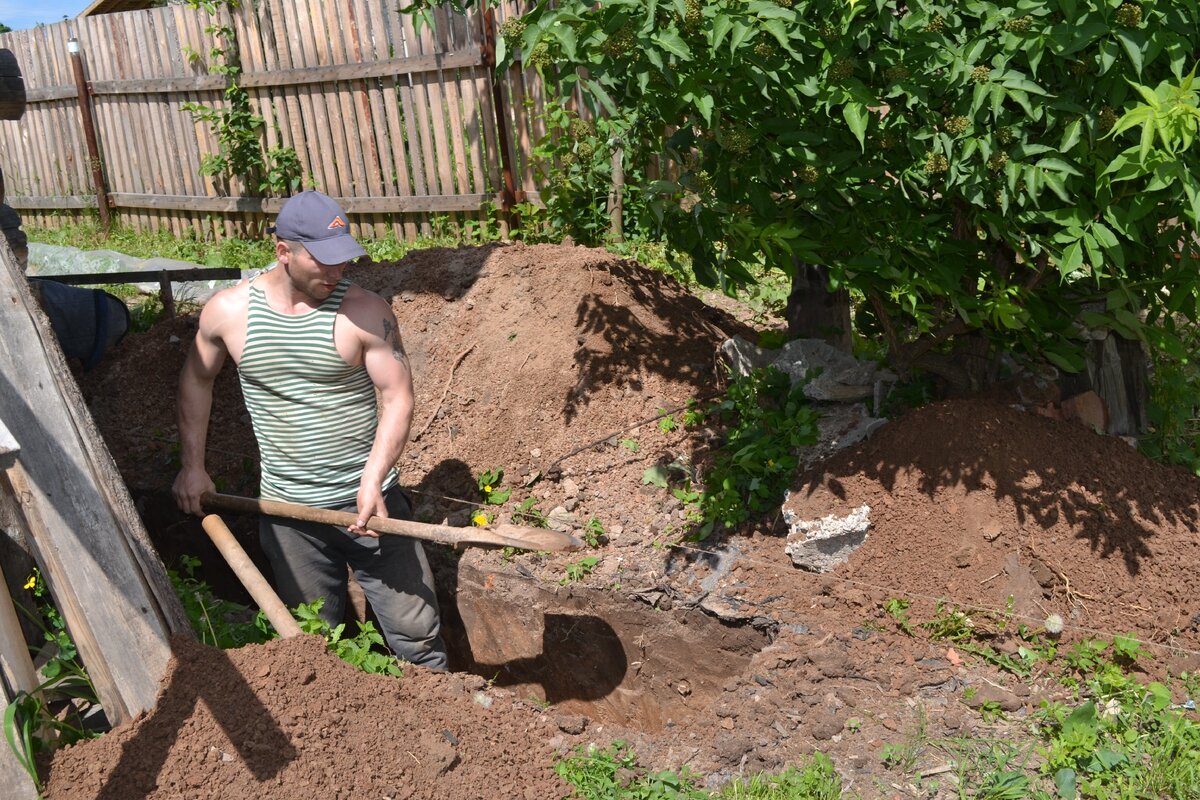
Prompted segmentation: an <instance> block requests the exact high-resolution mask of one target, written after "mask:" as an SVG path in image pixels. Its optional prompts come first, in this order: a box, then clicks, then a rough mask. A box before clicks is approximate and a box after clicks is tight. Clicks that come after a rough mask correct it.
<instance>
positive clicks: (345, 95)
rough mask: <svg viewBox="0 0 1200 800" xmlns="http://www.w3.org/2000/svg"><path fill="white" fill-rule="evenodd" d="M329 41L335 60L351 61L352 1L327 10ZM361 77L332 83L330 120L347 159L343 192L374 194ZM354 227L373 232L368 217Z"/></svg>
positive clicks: (341, 155) (342, 157)
mask: <svg viewBox="0 0 1200 800" xmlns="http://www.w3.org/2000/svg"><path fill="white" fill-rule="evenodd" d="M329 12H335V13H331V14H330V16H329V17H328V19H327V24H328V28H327V30H328V41H329V45H330V56H331V59H332V61H333V63H334V64H346V63H349V62H348V58H349V56H348V53H349V52H350V51H349V48H348V47H347V44H346V39H347V33H348V32H349V31H348V30H347V29H348V28H350V27H351V26H352V25H353V7H352V6H351V5H350V4H349V3H339V4H337V5H336V6H334V7H329V8H328V9H327V13H329ZM356 83H358V82H357V81H342V82H340V83H339V84H338V85H337V86H334V87H331V88H333V89H334V90H335V91H334V92H333V93H332V96H331V98H330V112H331V116H330V120H331V122H333V123H334V124H333V125H332V126H331V127H332V128H333V134H334V138H335V139H336V140H337V141H338V148H337V150H338V159H339V160H344V167H343V169H342V176H343V178H342V179H343V181H345V182H346V186H345V189H344V190H343V195H344V196H346V197H360V196H371V195H374V194H375V192H374V191H372V189H377V188H378V184H373V183H372V182H371V181H370V179H369V178H368V176H367V169H366V164H365V162H364V160H363V150H364V149H367V148H368V147H369V141H370V140H371V139H372V138H373V136H374V133H373V132H372V131H371V129H370V128H369V127H368V126H367V124H365V122H366V121H365V120H363V119H362V118H361V116H362V115H361V114H360V113H358V112H357V110H356V108H355V103H354V96H355V94H356V91H355V84H356ZM351 230H352V231H353V232H354V233H355V235H359V236H368V233H367V232H368V231H372V232H373V228H372V227H371V226H370V224H369V221H368V220H366V218H362V219H359V220H353V219H352V220H351Z"/></svg>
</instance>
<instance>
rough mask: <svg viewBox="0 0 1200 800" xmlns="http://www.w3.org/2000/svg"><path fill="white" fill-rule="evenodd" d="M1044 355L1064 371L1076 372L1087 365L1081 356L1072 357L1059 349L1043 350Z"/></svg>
mask: <svg viewBox="0 0 1200 800" xmlns="http://www.w3.org/2000/svg"><path fill="white" fill-rule="evenodd" d="M1042 355H1044V356H1045V357H1046V360H1047V361H1049V362H1050V363H1051V364H1053V365H1054V366H1056V367H1058V368H1059V369H1061V370H1062V371H1063V372H1069V373H1072V374H1074V373H1076V372H1081V371H1082V370H1083V368H1084V366H1085V364H1084V361H1083V359H1082V358H1080V357H1078V356H1077V357H1076V358H1074V359H1072V358H1070V357H1069V356H1068V355H1067V354H1066V353H1064V352H1060V351H1058V350H1049V349H1047V350H1043V351H1042Z"/></svg>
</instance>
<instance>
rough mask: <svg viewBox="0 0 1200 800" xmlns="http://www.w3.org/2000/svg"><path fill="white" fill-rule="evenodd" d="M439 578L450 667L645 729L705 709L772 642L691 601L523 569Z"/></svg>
mask: <svg viewBox="0 0 1200 800" xmlns="http://www.w3.org/2000/svg"><path fill="white" fill-rule="evenodd" d="M452 581H453V582H452ZM438 583H439V587H440V588H441V591H442V592H443V595H444V596H445V597H446V599H448V600H450V602H445V601H443V603H442V605H443V608H444V609H445V612H446V613H445V617H444V622H445V634H446V638H447V646H448V647H449V649H450V654H451V665H452V667H453V668H454V669H459V670H463V671H466V672H472V673H474V674H476V675H479V676H481V677H483V678H485V679H487V680H488V681H489V682H491V683H492V684H494V685H496V686H502V687H505V688H507V689H509V690H510V691H512V692H513V693H514V694H516V695H517V696H518V697H524V698H534V699H536V701H537V702H539V703H545V704H547V705H553V706H554V708H555V709H557V710H560V711H563V712H566V713H575V714H582V715H584V716H586V717H588V718H590V719H593V720H596V721H600V722H612V723H617V724H619V725H621V726H623V727H629V728H636V729H639V730H643V731H647V732H655V731H660V730H662V729H663V728H665V727H667V726H673V725H676V724H679V723H681V722H684V721H687V720H691V719H692V718H693V717H694V716H695V714H696V713H697V711H698V710H704V709H708V708H710V707H711V706H712V704H713V702H714V701H715V700H716V698H717V697H719V696H720V694H721V691H722V689H723V687H724V686H725V684H726V683H727V682H728V681H729V680H730V679H733V678H737V677H738V676H740V675H741V674H742V673H743V672H745V670H746V669H747V667H748V666H749V664H750V661H751V659H752V658H753V657H754V656H755V654H757V653H758V652H760V651H761V650H762V649H763V648H764V647H765V646H767V644H769V642H770V638H769V636H768V635H767V634H766V633H764V632H761V631H759V630H756V629H755V628H753V627H752V626H750V625H740V626H738V625H729V624H726V623H723V622H721V621H720V620H718V619H716V618H714V617H712V616H709V615H708V614H706V613H705V612H704V611H702V610H700V609H698V608H690V609H671V610H665V611H664V610H656V609H654V608H651V607H650V606H648V605H646V604H644V603H640V602H636V601H635V602H631V601H629V600H624V599H622V598H621V596H620V595H619V594H615V593H613V592H611V591H608V590H605V589H590V588H582V587H572V586H554V587H553V588H551V587H548V586H546V585H545V584H544V583H541V582H536V581H533V580H530V579H528V578H524V577H522V576H521V575H520V574H519V573H518V574H514V573H512V572H501V571H493V570H487V569H479V568H474V567H469V566H459V568H458V569H457V571H456V574H455V575H454V576H453V577H451V576H448V575H447V571H445V570H442V571H440V572H439V581H438ZM447 589H449V590H450V594H449V595H448V596H446V591H447Z"/></svg>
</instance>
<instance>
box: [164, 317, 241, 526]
mask: <svg viewBox="0 0 1200 800" xmlns="http://www.w3.org/2000/svg"><path fill="white" fill-rule="evenodd" d="M214 301H216V298H214ZM225 311H226V308H225V307H224V304H222V303H220V302H212V303H210V305H208V306H205V308H204V311H202V312H201V314H200V329H199V331H197V333H196V340H195V342H193V344H192V347H191V349H190V350H189V351H188V355H187V360H186V361H185V362H184V364H183V371H182V372H181V373H180V375H179V391H178V396H177V399H176V405H177V408H176V411H177V418H178V422H179V461H180V470H179V475H178V476H177V477H176V478H175V484H174V486H173V487H172V492H173V493H174V495H175V502H176V503H177V504H178V505H179V507H180V508H181V509H182V510H184V511H186V512H187V513H189V514H196V515H200V514H202V513H203V510H202V509H201V506H200V497H201V496H202V495H203V494H204V493H205V492H208V491H212V490H213V488H214V486H213V481H212V479H211V478H210V477H209V475H208V470H207V468H206V467H205V450H206V448H207V443H208V421H209V417H210V416H211V414H212V399H213V382H214V381H215V380H216V378H217V375H218V374H219V373H220V371H221V367H222V365H224V363H225V357H226V355H227V354H228V351H227V350H226V348H225V344H224V342H223V341H222V339H221V337H220V335H219V330H220V327H221V323H222V322H223V318H224V313H225Z"/></svg>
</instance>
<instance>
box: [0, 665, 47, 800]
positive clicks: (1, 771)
mask: <svg viewBox="0 0 1200 800" xmlns="http://www.w3.org/2000/svg"><path fill="white" fill-rule="evenodd" d="M9 700H10V698H9V697H8V693H7V691H5V690H4V687H3V686H0V718H3V714H4V711H5V709H7V708H8V703H9ZM0 745H3V747H0V797H3V798H5V800H37V797H38V793H37V789H35V788H34V786H33V780H32V779H31V778H30V777H29V773H28V772H26V771H25V768H24V767H22V766H21V764H20V762H19V761H17V756H16V754H15V753H13V751H12V749H11V748H10V747H9V746H8V742H0Z"/></svg>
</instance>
